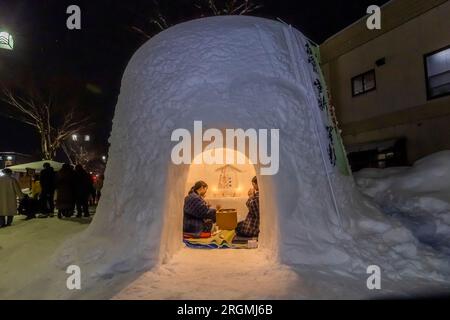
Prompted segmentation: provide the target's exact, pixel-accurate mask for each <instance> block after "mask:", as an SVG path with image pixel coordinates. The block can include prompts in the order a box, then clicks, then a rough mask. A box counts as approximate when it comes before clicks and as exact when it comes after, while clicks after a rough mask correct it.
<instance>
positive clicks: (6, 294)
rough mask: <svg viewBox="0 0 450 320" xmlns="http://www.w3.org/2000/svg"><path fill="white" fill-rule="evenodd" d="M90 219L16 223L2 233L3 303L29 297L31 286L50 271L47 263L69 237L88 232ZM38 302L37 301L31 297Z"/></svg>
mask: <svg viewBox="0 0 450 320" xmlns="http://www.w3.org/2000/svg"><path fill="white" fill-rule="evenodd" d="M89 221H90V219H75V218H73V219H64V220H59V219H58V218H56V217H54V218H47V219H33V220H30V221H25V220H24V216H18V217H16V218H15V219H14V223H13V225H12V226H11V227H7V228H2V229H0V300H2V299H14V298H17V299H22V298H26V297H27V296H29V295H30V294H31V293H29V292H27V289H26V288H27V287H28V286H29V284H30V283H31V282H32V281H33V280H34V279H35V278H36V277H37V276H38V275H39V274H41V273H42V272H44V271H45V270H44V269H45V268H47V267H48V260H49V259H50V257H51V256H52V255H53V254H54V253H55V251H56V249H57V248H58V247H59V246H60V245H61V244H62V243H63V242H64V241H66V240H67V239H68V238H69V237H71V236H73V235H74V234H77V233H79V232H81V231H83V230H85V229H86V228H87V226H88V225H89ZM32 298H35V297H32Z"/></svg>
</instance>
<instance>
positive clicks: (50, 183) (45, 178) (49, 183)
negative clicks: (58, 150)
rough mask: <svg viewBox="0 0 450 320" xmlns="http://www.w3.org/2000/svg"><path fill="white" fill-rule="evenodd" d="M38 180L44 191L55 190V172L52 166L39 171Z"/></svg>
mask: <svg viewBox="0 0 450 320" xmlns="http://www.w3.org/2000/svg"><path fill="white" fill-rule="evenodd" d="M40 182H41V188H42V191H43V192H44V193H47V192H50V193H51V192H54V191H55V182H56V173H55V171H54V170H53V168H52V167H50V168H47V169H44V170H42V171H41V178H40Z"/></svg>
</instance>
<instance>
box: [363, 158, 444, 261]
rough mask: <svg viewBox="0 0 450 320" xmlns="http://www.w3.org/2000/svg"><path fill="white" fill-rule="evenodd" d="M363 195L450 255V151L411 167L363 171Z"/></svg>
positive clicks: (419, 237) (423, 238) (418, 236)
mask: <svg viewBox="0 0 450 320" xmlns="http://www.w3.org/2000/svg"><path fill="white" fill-rule="evenodd" d="M355 179H356V183H357V185H358V187H359V188H360V189H361V191H362V192H363V193H364V194H366V195H367V196H369V197H370V198H372V199H373V200H374V201H375V202H376V203H377V204H378V205H379V206H380V208H381V209H382V210H383V211H384V212H386V213H387V214H389V215H392V216H394V217H397V218H398V219H400V220H401V221H403V222H404V223H405V224H406V225H407V226H409V227H410V229H411V230H412V231H413V233H414V234H415V235H416V237H417V238H418V239H419V240H421V241H422V242H424V243H427V244H429V245H431V246H433V247H434V248H436V249H437V250H441V251H443V252H445V253H446V254H448V255H450V150H446V151H442V152H439V153H435V154H433V155H430V156H428V157H426V158H423V159H421V160H419V161H417V162H416V163H415V164H414V165H413V166H412V167H401V168H388V169H364V170H361V171H360V172H358V173H357V174H356V175H355Z"/></svg>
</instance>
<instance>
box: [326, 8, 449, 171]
mask: <svg viewBox="0 0 450 320" xmlns="http://www.w3.org/2000/svg"><path fill="white" fill-rule="evenodd" d="M366 20H367V17H364V18H363V19H361V20H359V21H357V22H356V23H354V24H352V25H351V26H349V27H347V28H346V29H344V30H342V31H340V32H339V33H337V34H336V35H334V36H333V37H331V38H329V39H328V40H326V41H325V42H324V43H323V44H322V45H321V46H320V52H321V63H322V69H323V71H324V75H325V79H326V81H327V83H328V87H329V90H330V93H331V97H332V100H333V103H334V105H335V107H336V113H337V117H338V119H339V124H340V128H341V129H342V136H343V139H344V144H345V146H346V149H347V152H348V153H349V160H350V163H351V164H352V168H353V169H354V170H358V169H360V168H363V167H386V166H391V165H408V164H411V163H412V162H414V161H416V160H417V159H419V158H421V157H424V156H426V155H429V154H431V153H434V152H437V151H441V150H445V149H450V1H448V0H392V1H390V2H388V3H387V4H386V5H384V6H383V7H382V8H381V27H382V28H381V30H369V29H368V28H367V26H366Z"/></svg>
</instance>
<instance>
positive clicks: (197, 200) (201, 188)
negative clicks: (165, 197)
mask: <svg viewBox="0 0 450 320" xmlns="http://www.w3.org/2000/svg"><path fill="white" fill-rule="evenodd" d="M207 190H208V185H207V184H206V182H204V181H197V182H196V183H195V184H194V186H193V187H192V188H191V189H190V191H189V193H188V195H187V196H186V198H184V209H183V211H184V216H183V232H184V233H185V234H193V235H197V236H199V235H200V234H201V233H202V232H205V233H206V232H210V231H211V229H212V226H213V223H215V222H216V210H219V209H220V206H219V205H218V206H217V207H216V208H215V209H214V208H210V206H209V205H208V203H206V201H205V199H204V198H205V195H206V191H207Z"/></svg>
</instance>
